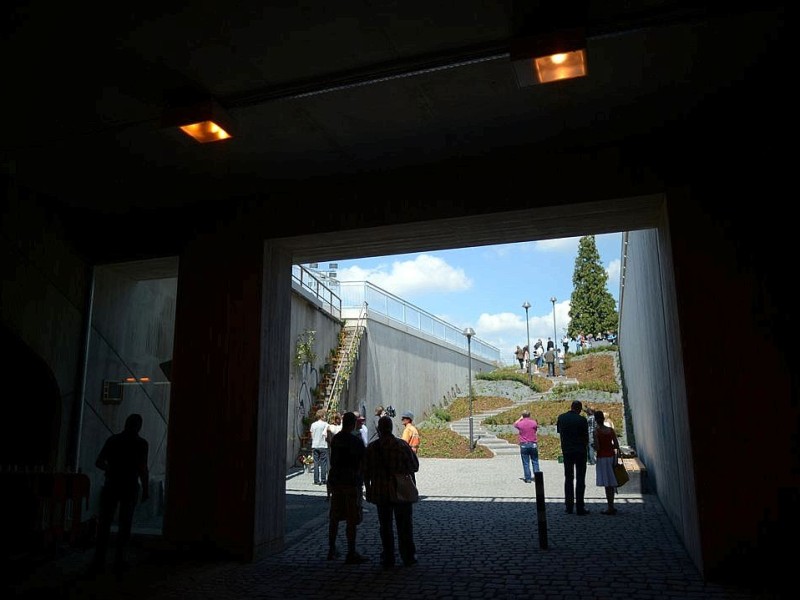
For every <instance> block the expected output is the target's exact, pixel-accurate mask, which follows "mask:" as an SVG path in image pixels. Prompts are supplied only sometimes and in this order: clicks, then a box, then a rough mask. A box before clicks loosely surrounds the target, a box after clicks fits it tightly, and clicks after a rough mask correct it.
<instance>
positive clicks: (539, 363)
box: [534, 340, 544, 373]
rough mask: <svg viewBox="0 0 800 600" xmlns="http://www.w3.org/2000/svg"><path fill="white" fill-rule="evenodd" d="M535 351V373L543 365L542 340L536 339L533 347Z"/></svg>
mask: <svg viewBox="0 0 800 600" xmlns="http://www.w3.org/2000/svg"><path fill="white" fill-rule="evenodd" d="M534 350H535V351H536V370H535V371H534V372H535V373H538V372H539V369H541V368H542V367H544V346H542V340H539V341H538V346H535V347H534Z"/></svg>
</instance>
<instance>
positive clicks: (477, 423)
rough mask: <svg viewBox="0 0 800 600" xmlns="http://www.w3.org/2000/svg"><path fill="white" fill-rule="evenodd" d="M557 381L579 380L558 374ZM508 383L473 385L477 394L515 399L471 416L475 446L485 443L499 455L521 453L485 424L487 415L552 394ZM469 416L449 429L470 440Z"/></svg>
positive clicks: (485, 381)
mask: <svg viewBox="0 0 800 600" xmlns="http://www.w3.org/2000/svg"><path fill="white" fill-rule="evenodd" d="M556 381H557V383H559V384H562V385H569V384H576V383H578V380H577V379H570V378H567V377H558V378H557V379H556ZM504 383H505V385H502V384H501V385H498V382H497V381H487V380H480V379H479V380H476V381H475V383H474V384H473V386H472V393H473V394H474V395H475V396H482V395H487V396H505V397H507V398H508V399H509V400H511V401H512V403H513V404H512V405H511V406H505V407H503V408H498V409H495V410H488V411H484V412H480V413H475V414H473V415H472V440H473V443H474V444H476V445H481V446H485V447H486V448H488V449H489V450H490V451H491V452H492V454H494V455H495V456H498V455H514V456H519V446H518V445H516V444H511V443H509V442H508V441H507V440H504V439H503V438H501V437H497V435H496V434H495V433H493V432H492V431H491V430H489V429H488V428H487V427H484V425H483V420H484V419H486V418H488V417H493V416H495V415H497V414H500V413H502V412H506V411H507V410H510V409H511V408H512V407H513V406H521V405H523V404H528V403H529V402H532V401H534V400H541V399H543V398H548V397H551V394H550V392H549V391H547V392H535V391H533V390H532V389H530V388H529V387H527V386H525V385H523V384H520V383H516V382H504ZM469 421H470V420H469V417H464V418H463V419H458V420H457V421H453V422H452V423H450V430H451V431H454V432H455V433H457V434H459V435H461V436H463V437H465V438H467V439H469Z"/></svg>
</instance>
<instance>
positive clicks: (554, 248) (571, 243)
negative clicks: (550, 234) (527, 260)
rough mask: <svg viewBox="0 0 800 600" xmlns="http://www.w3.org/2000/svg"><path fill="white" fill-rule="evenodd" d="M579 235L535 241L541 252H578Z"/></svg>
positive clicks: (537, 248)
mask: <svg viewBox="0 0 800 600" xmlns="http://www.w3.org/2000/svg"><path fill="white" fill-rule="evenodd" d="M580 239H581V238H579V237H571V238H561V239H558V240H539V241H537V242H534V245H535V247H536V250H538V251H539V252H567V251H568V252H577V251H578V242H580Z"/></svg>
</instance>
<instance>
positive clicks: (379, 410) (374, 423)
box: [369, 404, 386, 443]
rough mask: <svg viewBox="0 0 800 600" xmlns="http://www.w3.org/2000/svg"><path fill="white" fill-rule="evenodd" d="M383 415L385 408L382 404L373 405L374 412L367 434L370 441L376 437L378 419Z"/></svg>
mask: <svg viewBox="0 0 800 600" xmlns="http://www.w3.org/2000/svg"><path fill="white" fill-rule="evenodd" d="M385 415H386V410H385V409H384V408H383V406H381V405H380V404H379V405H378V406H376V407H375V414H374V415H373V417H372V428H371V429H370V431H371V433H370V434H369V441H370V443H372V442H374V441H375V440H377V439H378V421H379V420H380V418H381V417H383V416H385Z"/></svg>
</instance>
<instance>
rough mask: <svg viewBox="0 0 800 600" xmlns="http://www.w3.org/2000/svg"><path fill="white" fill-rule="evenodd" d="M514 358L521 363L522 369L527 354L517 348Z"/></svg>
mask: <svg viewBox="0 0 800 600" xmlns="http://www.w3.org/2000/svg"><path fill="white" fill-rule="evenodd" d="M514 356H515V357H516V359H517V362H518V363H519V368H520V369H522V368H523V364H524V361H525V353H524V351H523V350H522V348H520V347H519V346H517V349H516V350H515V351H514Z"/></svg>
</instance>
